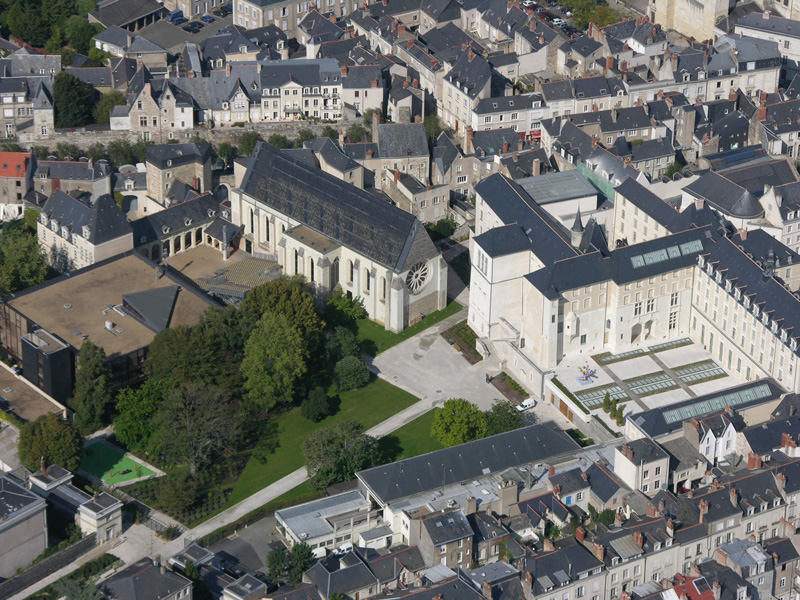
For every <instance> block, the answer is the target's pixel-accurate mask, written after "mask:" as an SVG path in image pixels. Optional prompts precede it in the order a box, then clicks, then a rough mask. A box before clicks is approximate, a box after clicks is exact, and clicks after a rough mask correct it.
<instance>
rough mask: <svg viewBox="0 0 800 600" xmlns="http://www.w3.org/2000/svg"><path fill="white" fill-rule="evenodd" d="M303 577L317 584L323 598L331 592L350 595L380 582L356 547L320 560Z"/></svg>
mask: <svg viewBox="0 0 800 600" xmlns="http://www.w3.org/2000/svg"><path fill="white" fill-rule="evenodd" d="M303 578H304V579H308V580H309V581H310V582H311V583H313V584H315V585H316V586H317V589H318V590H319V591H320V592H321V594H322V597H323V598H329V597H330V595H331V594H344V595H345V596H350V595H352V594H353V593H354V592H356V591H359V590H362V589H364V588H368V587H370V586H377V585H378V583H379V582H378V578H377V577H375V575H374V574H373V573H372V571H370V569H369V567H368V566H367V564H366V561H365V560H364V558H363V557H362V556H361V555H360V553H359V552H358V551H357V549H355V548H354V549H353V550H350V551H349V552H347V553H345V554H344V555H342V556H337V555H331V556H329V557H328V558H326V559H323V560H320V561H319V562H317V563H316V564H315V565H314V566H312V567H311V568H310V569H309V570H308V571H306V572H305V573H304V574H303Z"/></svg>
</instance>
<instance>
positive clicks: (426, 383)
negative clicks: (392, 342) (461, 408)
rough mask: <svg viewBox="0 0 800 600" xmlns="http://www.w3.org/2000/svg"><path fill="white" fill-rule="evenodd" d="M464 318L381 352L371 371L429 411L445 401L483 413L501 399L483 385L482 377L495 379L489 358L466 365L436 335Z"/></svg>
mask: <svg viewBox="0 0 800 600" xmlns="http://www.w3.org/2000/svg"><path fill="white" fill-rule="evenodd" d="M466 318H467V309H466V308H465V309H463V310H461V311H460V312H459V313H457V314H455V315H453V316H452V317H449V318H448V319H445V320H444V321H442V322H441V323H439V324H438V325H435V326H433V327H430V328H429V329H426V330H425V331H424V332H422V333H421V334H419V335H416V336H414V337H413V338H411V339H408V340H406V341H405V342H403V343H401V344H398V345H397V346H394V347H393V348H390V349H389V350H386V351H385V352H382V353H381V354H379V355H378V356H376V357H375V358H374V359H373V360H372V364H371V365H370V367H371V369H372V371H373V372H375V373H377V374H378V375H379V376H380V377H382V378H384V379H386V380H387V381H389V382H390V383H392V384H393V385H396V386H397V387H399V388H401V389H404V390H406V391H407V392H410V393H411V394H414V395H415V396H417V397H418V398H421V399H422V400H423V401H425V402H426V403H427V404H428V405H429V406H431V407H433V406H440V405H441V404H442V403H444V401H445V400H447V399H448V398H466V399H467V400H469V401H470V402H474V403H476V404H477V405H478V406H479V407H481V409H483V410H486V409H488V408H490V407H491V406H492V404H493V402H494V401H495V399H498V398H501V397H502V395H501V394H500V392H498V391H497V389H496V388H495V387H494V386H492V385H491V384H488V383H486V374H487V373H489V374H490V375H496V374H497V373H498V370H499V368H498V365H497V364H496V362H495V361H494V360H493V357H490V358H489V359H488V360H482V361H481V362H479V363H478V364H476V365H470V364H469V363H467V361H466V360H464V358H463V357H462V356H461V354H460V353H459V352H456V351H455V350H454V349H453V348H452V346H450V344H449V343H447V340H445V339H444V338H443V337H442V336H441V335H439V333H440V332H441V331H445V330H446V329H448V328H450V327H452V326H453V325H455V324H456V323H458V322H459V321H463V320H464V319H466ZM420 404H421V403H420ZM415 407H416V405H415ZM420 414H422V413H420Z"/></svg>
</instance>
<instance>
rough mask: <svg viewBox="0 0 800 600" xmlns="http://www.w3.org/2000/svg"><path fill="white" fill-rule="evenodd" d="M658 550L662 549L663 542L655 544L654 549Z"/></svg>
mask: <svg viewBox="0 0 800 600" xmlns="http://www.w3.org/2000/svg"><path fill="white" fill-rule="evenodd" d="M656 550H661V542H656V543H655V544H653V551H654V552H655V551H656Z"/></svg>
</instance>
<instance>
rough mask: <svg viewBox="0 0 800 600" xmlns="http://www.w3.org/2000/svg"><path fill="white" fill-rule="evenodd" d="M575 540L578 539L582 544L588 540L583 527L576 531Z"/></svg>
mask: <svg viewBox="0 0 800 600" xmlns="http://www.w3.org/2000/svg"><path fill="white" fill-rule="evenodd" d="M575 539H577V540H578V541H579V542H582V541H583V540H585V539H586V530H585V529H584V528H583V527H578V528H577V529H576V530H575Z"/></svg>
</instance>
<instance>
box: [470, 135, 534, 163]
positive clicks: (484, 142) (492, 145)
mask: <svg viewBox="0 0 800 600" xmlns="http://www.w3.org/2000/svg"><path fill="white" fill-rule="evenodd" d="M506 144H508V151H506V150H505V145H506ZM520 146H521V147H520ZM472 148H473V150H474V154H475V155H476V156H479V157H481V158H484V157H486V156H496V155H499V154H508V153H509V152H520V151H521V150H529V149H530V145H529V144H528V143H527V142H526V141H525V140H524V139H523V138H521V137H520V136H519V134H518V133H517V132H516V131H514V130H513V129H510V128H508V129H489V130H487V131H476V132H475V133H474V134H473V136H472Z"/></svg>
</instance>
